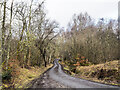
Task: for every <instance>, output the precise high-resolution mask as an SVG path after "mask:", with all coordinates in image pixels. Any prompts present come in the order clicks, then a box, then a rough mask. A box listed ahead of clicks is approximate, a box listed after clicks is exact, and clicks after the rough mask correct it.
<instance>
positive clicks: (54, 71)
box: [49, 59, 119, 89]
mask: <svg viewBox="0 0 120 90" xmlns="http://www.w3.org/2000/svg"><path fill="white" fill-rule="evenodd" d="M58 61H59V59H56V60H54V66H53V68H51V69H50V70H49V77H50V78H52V79H53V80H55V81H57V82H59V83H61V84H63V85H65V86H67V87H70V88H114V89H115V88H119V87H117V86H112V85H106V84H101V83H96V82H91V81H87V80H83V79H80V78H75V77H71V76H70V75H67V74H66V73H64V72H63V70H62V68H61V65H60V64H59V63H58Z"/></svg>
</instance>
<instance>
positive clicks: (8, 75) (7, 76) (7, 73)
mask: <svg viewBox="0 0 120 90" xmlns="http://www.w3.org/2000/svg"><path fill="white" fill-rule="evenodd" d="M11 72H12V70H10V69H9V70H6V71H3V73H2V80H10V79H11V77H12V74H11Z"/></svg>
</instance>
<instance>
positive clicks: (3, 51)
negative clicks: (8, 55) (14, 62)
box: [1, 0, 6, 62]
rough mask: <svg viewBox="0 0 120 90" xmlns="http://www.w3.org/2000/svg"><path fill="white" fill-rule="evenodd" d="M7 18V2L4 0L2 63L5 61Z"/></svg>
mask: <svg viewBox="0 0 120 90" xmlns="http://www.w3.org/2000/svg"><path fill="white" fill-rule="evenodd" d="M5 18H6V0H4V12H3V21H2V43H1V48H2V62H4V61H5Z"/></svg>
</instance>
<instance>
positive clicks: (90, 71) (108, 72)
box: [62, 60, 120, 85]
mask: <svg viewBox="0 0 120 90" xmlns="http://www.w3.org/2000/svg"><path fill="white" fill-rule="evenodd" d="M62 65H63V66H64V69H65V70H68V71H70V69H69V68H70V67H69V66H68V65H65V64H64V63H62ZM71 75H72V76H74V77H78V78H82V79H86V80H90V81H95V82H100V83H105V84H112V85H120V83H119V82H120V77H119V73H118V60H114V61H110V62H106V63H103V64H97V65H90V66H77V67H76V71H75V72H74V73H73V72H71Z"/></svg>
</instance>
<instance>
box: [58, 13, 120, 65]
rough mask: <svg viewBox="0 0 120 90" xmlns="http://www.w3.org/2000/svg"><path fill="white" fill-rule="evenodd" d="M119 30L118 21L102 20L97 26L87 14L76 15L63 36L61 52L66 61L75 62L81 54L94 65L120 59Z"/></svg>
mask: <svg viewBox="0 0 120 90" xmlns="http://www.w3.org/2000/svg"><path fill="white" fill-rule="evenodd" d="M117 30H118V28H117V21H116V20H112V19H111V20H109V21H105V20H104V19H101V20H99V21H98V23H96V24H95V22H94V21H93V19H92V18H91V17H90V16H89V15H88V14H87V13H85V14H82V13H81V14H80V15H78V16H77V15H74V16H73V20H72V21H71V22H70V23H69V24H68V29H67V31H65V32H64V33H63V34H62V35H61V36H63V37H62V38H63V39H62V41H61V44H62V46H61V48H62V49H61V48H60V49H59V52H60V54H61V56H62V57H63V59H64V60H68V61H70V60H75V59H76V58H77V54H80V55H81V56H85V57H86V58H87V59H88V60H89V61H90V62H92V63H94V64H97V63H103V62H106V61H110V60H115V59H120V55H119V54H118V52H119V51H118V45H119V44H120V42H118V38H117ZM61 36H60V37H59V38H61ZM63 50H64V51H63Z"/></svg>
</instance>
